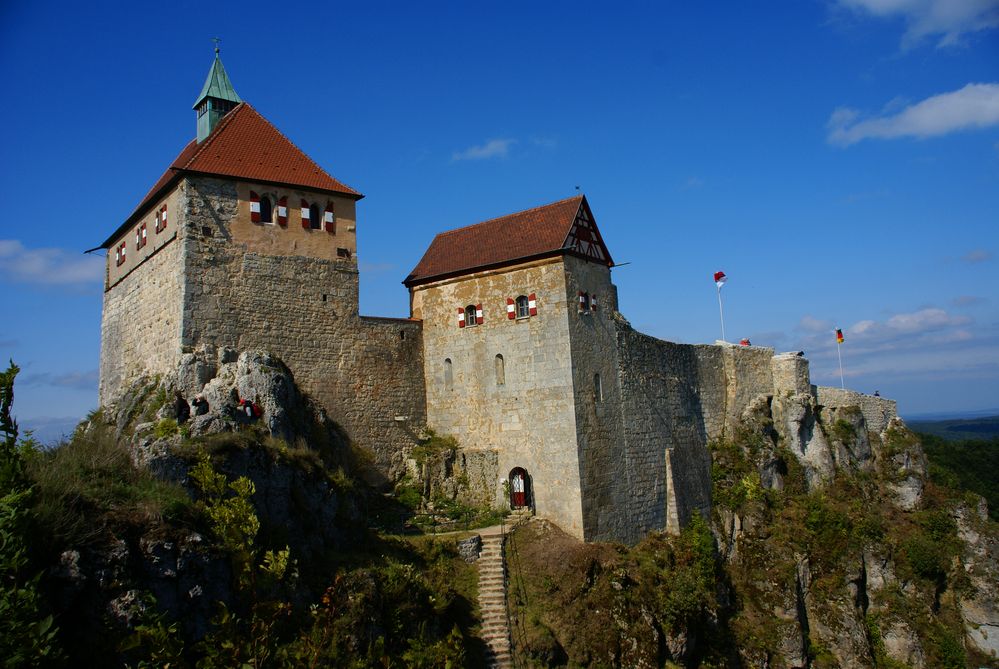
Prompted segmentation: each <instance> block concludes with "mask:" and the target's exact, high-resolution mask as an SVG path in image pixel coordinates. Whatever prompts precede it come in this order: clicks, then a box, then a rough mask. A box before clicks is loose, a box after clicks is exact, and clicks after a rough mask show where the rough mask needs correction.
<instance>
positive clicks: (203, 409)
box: [191, 395, 208, 416]
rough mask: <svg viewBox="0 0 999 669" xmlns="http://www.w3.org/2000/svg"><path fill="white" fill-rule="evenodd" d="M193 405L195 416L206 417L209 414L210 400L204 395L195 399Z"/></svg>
mask: <svg viewBox="0 0 999 669" xmlns="http://www.w3.org/2000/svg"><path fill="white" fill-rule="evenodd" d="M191 404H192V405H194V415H195V416H204V415H205V414H206V413H208V400H206V399H205V396H204V395H198V396H197V397H195V398H194V401H193V402H191Z"/></svg>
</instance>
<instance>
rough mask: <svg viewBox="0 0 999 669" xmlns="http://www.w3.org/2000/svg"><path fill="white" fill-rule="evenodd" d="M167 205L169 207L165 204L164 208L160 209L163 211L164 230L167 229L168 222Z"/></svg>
mask: <svg viewBox="0 0 999 669" xmlns="http://www.w3.org/2000/svg"><path fill="white" fill-rule="evenodd" d="M166 207H167V206H166V205H163V209H161V210H160V212H161V213H162V216H160V225H162V226H163V229H164V230H166V223H167V211H166Z"/></svg>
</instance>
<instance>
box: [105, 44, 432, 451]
mask: <svg viewBox="0 0 999 669" xmlns="http://www.w3.org/2000/svg"><path fill="white" fill-rule="evenodd" d="M195 110H196V111H197V136H196V138H195V139H192V140H191V141H190V142H189V143H188V144H187V145H186V146H185V147H184V148H183V150H181V152H180V154H179V155H178V156H177V158H176V159H175V160H174V161H173V162H172V163H171V164H170V166H169V167H168V168H167V169H166V171H165V172H164V173H163V174H162V175H161V176H160V178H159V179H158V180H157V181H156V182H155V184H154V185H153V187H152V188H151V189H150V191H149V192H148V193H147V194H146V196H145V197H144V198H143V199H142V201H141V202H140V203H139V205H138V207H136V209H135V211H133V213H132V214H131V215H130V216H129V217H128V218H126V219H125V221H124V222H122V223H121V225H119V226H118V227H117V229H116V230H115V231H114V232H113V233H112V234H111V235H110V236H108V238H107V239H106V240H105V241H104V243H103V244H102V245H101V247H102V248H105V249H108V257H107V272H106V280H105V293H104V310H103V319H102V324H101V335H102V341H101V367H100V376H101V378H100V400H101V403H102V404H105V403H107V402H109V401H111V400H112V399H113V398H114V397H115V395H116V394H117V393H118V392H119V391H120V390H121V389H122V388H123V387H124V385H125V384H127V382H128V381H129V379H131V378H134V377H136V376H139V375H142V374H166V373H169V372H170V371H172V370H173V369H175V368H176V365H177V363H178V362H179V360H180V358H181V356H182V355H184V354H185V353H188V352H194V351H197V350H202V351H209V352H212V351H224V350H226V349H234V350H236V351H242V350H247V349H255V348H256V349H266V350H268V351H270V352H272V353H274V354H276V355H277V356H279V357H280V358H281V359H282V360H284V362H285V363H286V364H287V365H288V366H289V367H290V368H291V370H292V372H293V373H294V375H295V378H296V381H297V382H298V384H299V386H300V387H301V388H303V389H304V390H305V392H306V393H308V394H310V395H311V396H312V397H314V398H315V399H317V400H318V401H319V402H320V403H321V404H322V405H323V406H324V407H325V408H326V410H327V412H328V413H329V414H330V415H331V417H333V418H334V420H336V421H337V422H338V423H340V425H341V426H342V427H343V428H344V429H345V431H346V432H347V434H348V435H349V436H350V437H351V438H352V439H354V440H355V442H356V443H357V444H358V445H359V446H362V447H365V448H367V449H368V450H369V451H370V452H371V453H372V455H373V456H374V459H375V461H376V463H378V464H379V465H380V466H381V468H382V469H383V471H391V470H393V469H394V468H398V467H399V466H401V463H400V458H401V454H400V452H401V450H402V449H401V446H403V445H405V444H409V443H411V436H410V435H409V433H408V432H407V426H408V425H409V424H410V422H415V423H420V422H422V420H423V419H424V414H425V409H424V399H423V398H424V392H423V378H422V362H421V354H422V346H421V333H420V325H419V323H417V322H414V321H411V320H408V319H384V318H368V317H363V316H360V315H359V314H358V270H357V241H356V238H357V216H356V210H357V206H356V205H357V202H358V201H359V200H360V199H361V198H362V197H363V196H362V195H361V194H360V193H358V192H357V191H356V190H354V189H352V188H350V187H349V186H347V185H345V184H344V183H343V182H341V181H339V180H337V179H335V178H333V177H332V176H330V175H329V174H328V173H327V172H326V171H325V170H323V169H322V168H321V167H320V166H319V165H317V164H316V163H315V162H314V161H313V160H312V159H311V158H309V157H308V156H307V155H306V154H305V153H304V152H303V151H301V150H300V149H299V148H298V147H297V146H295V145H294V144H293V143H292V142H291V141H289V140H288V138H286V137H285V136H284V135H283V134H281V132H279V131H278V130H277V129H276V128H275V127H274V126H273V125H271V123H270V122H268V121H267V120H266V119H265V118H264V117H263V116H261V115H260V113H259V112H257V111H256V110H255V109H254V108H253V107H252V106H251V105H250V104H248V103H246V102H243V101H241V100H240V98H239V96H238V95H237V94H236V91H235V89H234V88H233V86H232V83H231V82H230V80H229V77H228V75H227V73H226V71H225V68H224V67H223V66H222V61H221V59H220V58H219V56H218V54H217V53H216V57H215V61H214V62H213V64H212V67H211V70H210V72H209V75H208V79H207V81H206V83H205V86H204V89H203V90H202V92H201V95H200V96H199V97H198V99H197V102H196V104H195ZM186 390H188V391H189V392H192V393H193V392H196V391H197V390H199V389H198V388H190V389H186ZM398 417H403V418H404V419H405V420H404V421H400V420H397V418H398Z"/></svg>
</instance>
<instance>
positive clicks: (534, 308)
mask: <svg viewBox="0 0 999 669" xmlns="http://www.w3.org/2000/svg"><path fill="white" fill-rule="evenodd" d="M527 308H528V309H530V310H531V315H532V316H537V315H538V300H537V297H536V296H535V295H534V293H531V294H530V295H528V296H527Z"/></svg>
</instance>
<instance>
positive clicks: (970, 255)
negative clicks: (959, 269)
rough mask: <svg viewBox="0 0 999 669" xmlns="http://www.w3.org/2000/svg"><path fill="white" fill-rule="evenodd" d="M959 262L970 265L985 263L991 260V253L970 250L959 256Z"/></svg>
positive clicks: (983, 250) (984, 250) (981, 250)
mask: <svg viewBox="0 0 999 669" xmlns="http://www.w3.org/2000/svg"><path fill="white" fill-rule="evenodd" d="M961 260H963V261H964V262H966V263H969V264H971V265H974V264H977V263H980V262H987V261H989V260H992V252H991V251H988V250H986V249H972V250H971V251H968V252H967V253H965V254H964V255H963V256H961Z"/></svg>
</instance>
